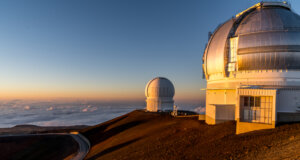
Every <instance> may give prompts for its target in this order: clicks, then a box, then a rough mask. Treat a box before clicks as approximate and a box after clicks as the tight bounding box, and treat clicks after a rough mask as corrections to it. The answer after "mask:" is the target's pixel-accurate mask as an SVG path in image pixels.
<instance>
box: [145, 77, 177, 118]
mask: <svg viewBox="0 0 300 160" xmlns="http://www.w3.org/2000/svg"><path fill="white" fill-rule="evenodd" d="M145 95H146V98H147V99H146V103H147V111H149V112H158V111H172V110H173V105H174V100H173V97H174V95H175V89H174V86H173V84H172V82H171V81H170V80H168V79H167V78H164V77H156V78H154V79H152V80H150V81H149V82H148V84H147V85H146V88H145Z"/></svg>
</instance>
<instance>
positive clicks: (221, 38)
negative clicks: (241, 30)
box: [204, 19, 234, 74]
mask: <svg viewBox="0 0 300 160" xmlns="http://www.w3.org/2000/svg"><path fill="white" fill-rule="evenodd" d="M233 22H234V21H233V19H230V20H229V21H227V22H225V23H224V24H222V25H221V26H220V27H219V28H218V29H216V31H215V33H214V34H213V35H212V37H211V38H210V41H209V43H208V45H207V49H206V53H205V55H204V59H205V60H204V62H206V63H205V66H204V67H206V68H205V70H206V73H207V74H213V73H223V72H224V70H225V68H224V67H225V62H224V58H225V50H226V43H227V38H228V34H229V32H230V30H231V28H232V25H233Z"/></svg>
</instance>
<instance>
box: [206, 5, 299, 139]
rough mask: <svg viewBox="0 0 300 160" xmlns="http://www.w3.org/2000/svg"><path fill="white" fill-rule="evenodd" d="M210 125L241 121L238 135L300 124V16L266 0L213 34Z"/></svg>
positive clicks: (208, 95) (209, 47)
mask: <svg viewBox="0 0 300 160" xmlns="http://www.w3.org/2000/svg"><path fill="white" fill-rule="evenodd" d="M203 71H204V76H205V78H206V80H207V87H206V123H207V124H217V123H221V122H225V121H232V120H235V121H237V133H238V134H239V133H244V132H248V131H252V130H257V129H266V128H274V127H275V126H276V124H279V123H281V122H294V121H300V16H299V15H297V14H296V13H294V12H293V11H292V10H291V6H290V5H289V4H288V3H286V2H261V3H258V4H256V5H254V6H252V7H250V8H248V9H247V10H245V11H243V12H241V13H239V14H237V15H236V16H235V17H233V18H231V19H229V20H228V21H226V22H225V23H223V24H222V25H220V26H219V27H217V29H216V30H215V31H214V33H213V34H212V35H210V38H209V41H208V44H207V46H206V49H205V52H204V55H203Z"/></svg>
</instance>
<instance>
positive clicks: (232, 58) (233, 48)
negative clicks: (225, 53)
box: [229, 37, 239, 62]
mask: <svg viewBox="0 0 300 160" xmlns="http://www.w3.org/2000/svg"><path fill="white" fill-rule="evenodd" d="M238 40H239V37H233V38H230V52H229V62H236V59H237V58H236V55H237V50H238Z"/></svg>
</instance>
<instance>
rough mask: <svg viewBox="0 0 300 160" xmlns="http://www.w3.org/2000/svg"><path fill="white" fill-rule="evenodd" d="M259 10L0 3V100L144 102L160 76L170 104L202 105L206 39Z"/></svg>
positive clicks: (122, 2)
mask: <svg viewBox="0 0 300 160" xmlns="http://www.w3.org/2000/svg"><path fill="white" fill-rule="evenodd" d="M258 2H260V1H257V0H80V1H79V0H48V1H46V0H27V1H10V0H7V1H1V2H0V20H1V25H0V31H1V34H0V35H1V36H0V68H1V72H0V73H1V75H0V97H1V98H32V99H40V98H45V99H47V98H82V99H97V100H133V101H134V100H144V98H145V96H144V88H145V85H146V84H147V82H148V81H149V80H150V79H152V78H154V77H157V76H163V77H167V78H168V79H170V80H171V81H172V82H173V83H174V86H175V90H176V96H175V100H179V101H195V102H197V101H200V100H202V99H204V96H205V94H204V91H201V89H202V88H205V85H206V83H205V80H204V79H202V68H201V59H202V54H203V51H204V46H205V44H206V43H207V41H208V32H209V31H213V30H214V29H215V28H216V27H217V26H218V25H219V24H221V23H222V22H224V21H226V20H228V19H229V18H230V17H232V16H234V15H235V14H237V13H239V12H241V11H243V10H244V9H247V8H249V7H250V6H252V5H254V4H255V3H258ZM289 2H290V3H291V4H292V9H293V10H294V11H295V12H296V13H298V14H299V13H300V1H297V0H290V1H289Z"/></svg>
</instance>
